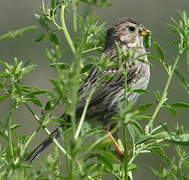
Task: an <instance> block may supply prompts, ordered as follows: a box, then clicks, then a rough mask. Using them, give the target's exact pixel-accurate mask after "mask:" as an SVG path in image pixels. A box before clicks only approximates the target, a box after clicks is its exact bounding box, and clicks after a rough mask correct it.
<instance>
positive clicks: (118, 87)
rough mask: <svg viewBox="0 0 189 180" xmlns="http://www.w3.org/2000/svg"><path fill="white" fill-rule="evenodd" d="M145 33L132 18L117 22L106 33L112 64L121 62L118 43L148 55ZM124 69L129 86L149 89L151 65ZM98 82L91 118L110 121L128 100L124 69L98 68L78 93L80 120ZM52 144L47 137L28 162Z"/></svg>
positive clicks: (106, 52) (138, 63)
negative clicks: (126, 98)
mask: <svg viewBox="0 0 189 180" xmlns="http://www.w3.org/2000/svg"><path fill="white" fill-rule="evenodd" d="M131 27H132V28H131ZM133 29H134V31H133ZM142 30H145V28H144V26H142V25H140V24H139V23H137V22H136V20H134V19H131V18H122V19H120V20H118V21H116V22H114V23H113V24H112V25H111V26H110V27H109V28H108V30H107V33H106V38H105V45H104V55H105V56H107V57H108V58H111V60H112V61H115V60H116V59H117V58H116V56H117V55H116V49H115V42H116V43H119V45H120V48H121V51H122V52H123V51H130V49H133V48H136V49H137V50H136V53H135V57H138V56H139V55H142V54H145V52H146V51H145V48H144V46H143V37H142V36H141V35H140V31H142ZM142 58H143V60H144V61H146V62H147V61H148V60H147V56H146V55H144V56H143V57H142ZM124 67H126V68H127V84H128V85H130V86H132V87H133V88H135V89H146V87H147V85H148V82H149V78H150V70H149V65H148V64H147V63H143V62H141V61H138V60H134V61H133V62H132V63H131V64H129V65H128V64H124ZM107 74H114V76H113V77H112V78H110V79H108V80H105V78H104V77H105V76H106V75H107ZM97 82H98V83H99V84H98V86H97V87H96V89H95V91H94V94H93V95H92V97H91V99H90V103H89V106H88V110H87V115H86V118H87V119H90V118H94V117H95V118H96V117H98V118H99V120H101V121H102V123H103V121H104V120H107V119H108V118H109V117H111V116H112V115H113V114H114V113H115V112H116V111H117V107H118V104H119V102H121V101H122V100H124V83H125V76H124V75H123V73H122V69H121V68H117V67H109V68H108V69H107V70H105V71H102V72H100V71H99V70H98V67H97V66H94V67H93V68H92V69H91V71H90V72H89V75H88V77H87V78H86V80H85V81H84V83H83V84H82V85H81V87H80V89H79V91H78V97H79V100H78V102H79V103H78V105H77V108H76V115H77V118H79V117H80V116H81V114H82V112H83V108H84V105H85V102H86V97H88V95H89V93H90V92H91V90H92V89H93V88H94V87H95V86H96V84H97ZM137 97H138V94H137V93H134V92H132V93H130V94H129V96H128V100H129V101H136V99H137ZM59 136H60V134H59V130H58V128H57V129H56V130H54V131H53V132H52V134H51V137H54V138H58V137H59ZM51 143H52V139H51V138H50V137H49V138H47V139H46V140H45V141H43V142H42V143H41V144H40V145H39V146H38V147H37V148H36V149H35V150H34V151H33V152H32V153H31V155H30V156H28V157H27V159H26V161H27V162H28V163H31V162H32V161H33V160H34V159H35V157H36V156H38V155H39V153H40V152H42V151H43V150H44V149H46V147H47V146H48V145H50V144H51Z"/></svg>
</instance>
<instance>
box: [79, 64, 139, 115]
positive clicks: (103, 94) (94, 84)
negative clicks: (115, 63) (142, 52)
mask: <svg viewBox="0 0 189 180" xmlns="http://www.w3.org/2000/svg"><path fill="white" fill-rule="evenodd" d="M137 69H138V68H137V66H134V65H132V66H131V68H129V69H128V72H127V83H128V84H129V82H130V81H131V80H132V78H133V77H134V74H135V73H136V71H137ZM109 75H110V77H109ZM107 76H108V78H107ZM124 81H125V76H124V75H123V71H121V70H120V69H117V68H110V69H108V70H107V71H104V72H102V73H98V70H97V69H93V71H92V72H90V73H89V76H88V78H87V80H86V81H85V82H84V83H83V85H82V86H81V88H80V90H79V97H80V99H79V103H78V106H77V113H79V114H81V113H82V111H83V108H84V106H85V103H86V99H87V97H88V96H89V94H90V92H91V90H92V89H93V88H95V91H94V93H93V95H92V97H91V99H90V102H89V106H88V112H89V113H90V111H93V113H94V114H96V113H98V114H99V113H101V112H102V111H106V110H107V109H106V108H107V107H103V106H105V105H108V104H109V103H111V100H112V97H114V96H115V95H116V94H117V93H118V92H119V91H120V90H121V89H123V83H124ZM104 100H105V101H104ZM104 102H105V103H104ZM95 111H96V113H95ZM94 116H95V115H94Z"/></svg>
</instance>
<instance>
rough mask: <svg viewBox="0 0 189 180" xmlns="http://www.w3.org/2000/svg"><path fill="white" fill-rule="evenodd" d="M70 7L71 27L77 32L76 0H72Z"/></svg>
mask: <svg viewBox="0 0 189 180" xmlns="http://www.w3.org/2000/svg"><path fill="white" fill-rule="evenodd" d="M72 9H73V29H74V32H75V33H76V32H77V0H72Z"/></svg>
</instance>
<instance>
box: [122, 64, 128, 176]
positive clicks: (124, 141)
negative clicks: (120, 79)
mask: <svg viewBox="0 0 189 180" xmlns="http://www.w3.org/2000/svg"><path fill="white" fill-rule="evenodd" d="M122 68H123V67H122ZM123 73H124V74H125V87H124V92H125V94H124V96H125V101H124V109H125V110H126V109H127V105H128V99H127V97H128V94H127V91H128V88H127V86H128V83H127V69H124V68H123ZM122 127H123V148H124V159H123V160H124V161H123V167H124V180H128V147H127V136H128V135H127V123H125V113H124V117H122Z"/></svg>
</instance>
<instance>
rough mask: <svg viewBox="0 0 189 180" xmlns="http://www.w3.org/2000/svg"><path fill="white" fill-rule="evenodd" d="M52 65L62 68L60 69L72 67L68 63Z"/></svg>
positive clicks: (52, 65) (51, 65)
mask: <svg viewBox="0 0 189 180" xmlns="http://www.w3.org/2000/svg"><path fill="white" fill-rule="evenodd" d="M50 67H53V68H60V69H70V65H69V64H66V63H52V64H50Z"/></svg>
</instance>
